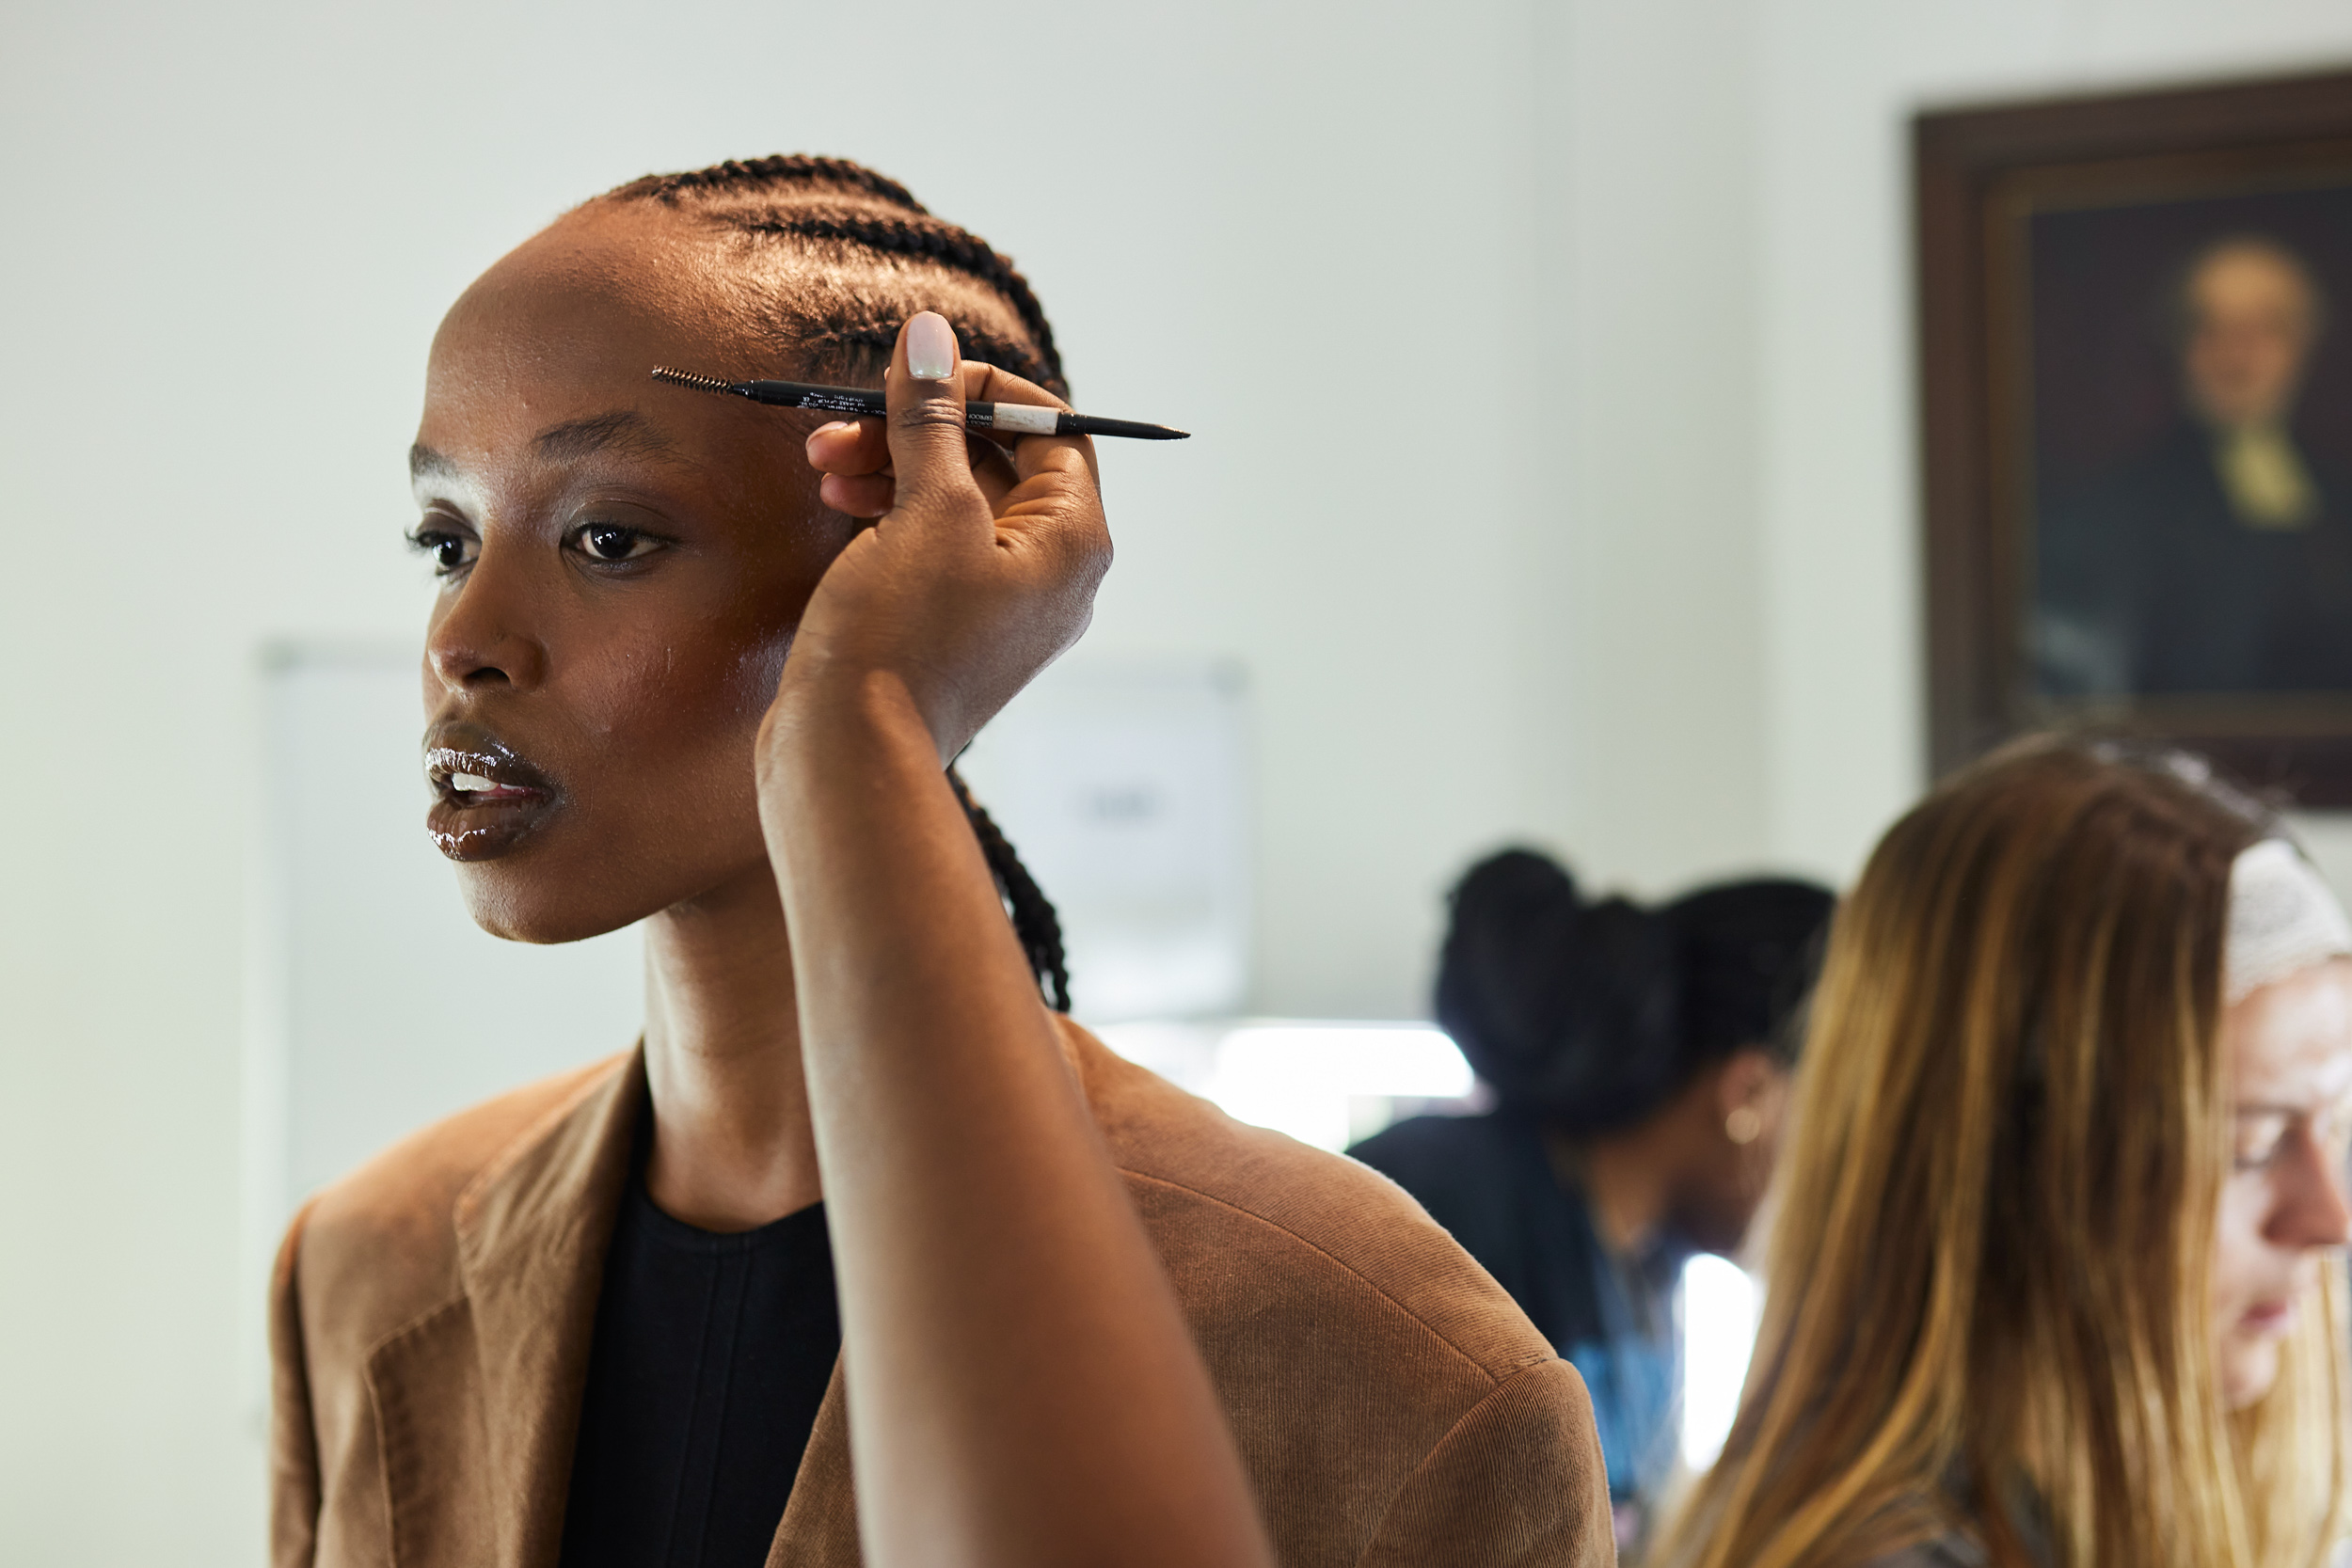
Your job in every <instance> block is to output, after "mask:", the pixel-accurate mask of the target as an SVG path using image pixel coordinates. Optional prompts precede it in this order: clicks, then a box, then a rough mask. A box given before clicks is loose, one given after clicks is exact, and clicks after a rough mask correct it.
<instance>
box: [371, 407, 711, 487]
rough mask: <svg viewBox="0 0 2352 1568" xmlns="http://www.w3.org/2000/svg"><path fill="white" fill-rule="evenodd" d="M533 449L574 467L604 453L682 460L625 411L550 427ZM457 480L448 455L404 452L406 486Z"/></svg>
mask: <svg viewBox="0 0 2352 1568" xmlns="http://www.w3.org/2000/svg"><path fill="white" fill-rule="evenodd" d="M531 450H532V454H533V455H534V456H536V457H539V458H540V459H542V460H544V461H547V462H554V463H568V462H577V461H579V460H580V458H583V457H590V456H594V455H595V454H596V453H597V452H605V451H611V452H619V453H621V454H622V455H624V456H628V457H649V458H654V459H656V460H658V461H662V462H679V461H682V458H681V457H680V455H679V452H678V449H677V444H676V443H675V442H674V441H672V440H671V439H670V438H669V437H668V436H664V435H662V434H661V432H660V430H658V429H656V428H655V427H654V424H653V422H652V421H651V420H647V419H646V418H645V417H644V415H642V414H639V413H637V412H636V411H635V410H633V409H628V408H616V409H614V410H613V411H612V412H611V413H609V414H592V415H590V416H589V417H588V418H586V419H584V420H565V421H564V423H562V424H559V425H549V426H548V428H547V429H545V430H543V431H541V432H539V434H538V435H536V436H532V438H531ZM461 475H462V469H461V468H460V467H459V466H458V463H457V460H456V459H455V458H453V457H451V456H449V455H448V454H447V453H445V452H439V451H434V450H433V449H432V448H431V447H428V446H424V445H422V444H419V445H417V446H413V447H410V448H409V449H408V483H411V484H421V483H423V482H424V481H426V480H428V479H437V480H451V481H453V480H456V479H458V478H459V477H461Z"/></svg>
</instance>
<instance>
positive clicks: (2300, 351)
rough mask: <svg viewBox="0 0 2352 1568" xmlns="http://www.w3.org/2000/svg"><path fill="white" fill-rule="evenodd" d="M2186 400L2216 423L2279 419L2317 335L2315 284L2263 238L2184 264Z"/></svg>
mask: <svg viewBox="0 0 2352 1568" xmlns="http://www.w3.org/2000/svg"><path fill="white" fill-rule="evenodd" d="M2182 306H2183V315H2184V317H2185V328H2186V330H2185V341H2184V344H2183V349H2182V370H2183V373H2184V378H2185V383H2186V393H2187V398H2188V404H2189V406H2190V408H2191V409H2193V410H2194V411H2195V412H2196V413H2197V415H2198V417H2199V418H2200V419H2201V420H2204V421H2205V422H2206V423H2208V424H2211V425H2214V426H2216V427H2218V428H2220V429H2225V430H2229V429H2239V428H2243V427H2246V426H2249V425H2271V424H2278V423H2280V422H2282V421H2283V420H2285V419H2286V417H2287V416H2288V414H2289V413H2290V412H2291V411H2292V410H2293V407H2294V404H2295V396H2296V392H2297V391H2298V390H2299V389H2300V388H2301V386H2302V381H2303V369H2304V365H2305V363H2306V362H2307V361H2308V360H2309V358H2310V356H2311V348H2312V341H2313V340H2314V339H2315V338H2316V337H2317V336H2318V329H2319V318H2320V298H2319V291H2318V288H2317V286H2316V285H2315V284H2313V283H2312V277H2311V274H2310V273H2309V272H2307V271H2306V270H2305V269H2304V266H2303V263H2302V262H2301V261H2298V260H2297V259H2296V257H2295V255H2294V254H2293V253H2292V252H2290V251H2288V250H2287V249H2285V248H2284V247H2283V246H2280V245H2275V244H2273V243H2271V242H2270V241H2267V240H2255V239H2247V240H2230V241H2225V242H2223V243H2222V244H2220V245H2216V246H2214V247H2213V248H2212V249H2210V250H2208V251H2206V252H2205V254H2204V255H2203V256H2202V257H2201V258H2200V259H2199V261H2197V263H2196V264H2195V265H2194V266H2193V267H2191V268H2190V270H2189V275H2188V280H2187V282H2186V284H2185V287H2184V288H2183V291H2182Z"/></svg>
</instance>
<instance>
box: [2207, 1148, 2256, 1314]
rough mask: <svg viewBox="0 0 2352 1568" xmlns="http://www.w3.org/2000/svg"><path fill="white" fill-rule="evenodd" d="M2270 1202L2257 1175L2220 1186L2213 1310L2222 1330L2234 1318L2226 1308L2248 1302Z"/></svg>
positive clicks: (2245, 1175)
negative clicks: (2264, 1219)
mask: <svg viewBox="0 0 2352 1568" xmlns="http://www.w3.org/2000/svg"><path fill="white" fill-rule="evenodd" d="M2269 1202H2270V1191H2269V1183H2268V1182H2267V1181H2265V1180H2264V1178H2263V1174H2262V1173H2261V1172H2260V1171H2244V1172H2238V1173H2235V1174H2233V1175H2232V1176H2230V1177H2229V1178H2228V1179H2227V1180H2224V1181H2223V1182H2222V1183H2221V1205H2220V1214H2219V1218H2218V1222H2217V1226H2216V1229H2215V1235H2214V1249H2213V1273H2214V1281H2213V1283H2214V1291H2213V1296H2214V1306H2215V1307H2216V1309H2217V1312H2216V1316H2217V1320H2218V1321H2219V1322H2220V1323H2223V1324H2224V1325H2225V1326H2226V1325H2227V1323H2229V1322H2230V1321H2231V1320H2232V1319H2233V1318H2234V1317H2235V1313H2233V1312H2230V1311H2228V1310H2227V1308H2229V1307H2233V1306H2235V1305H2238V1304H2240V1303H2242V1302H2243V1301H2244V1300H2246V1299H2247V1297H2248V1293H2249V1289H2250V1286H2251V1284H2252V1283H2254V1281H2252V1280H2251V1278H2250V1275H2252V1273H2253V1271H2254V1270H2255V1269H2257V1268H2258V1267H2259V1264H2260V1259H2261V1256H2262V1249H2263V1242H2262V1231H2263V1216H2264V1214H2265V1212H2267V1210H2268V1208H2269Z"/></svg>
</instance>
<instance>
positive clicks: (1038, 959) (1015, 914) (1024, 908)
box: [947, 768, 1070, 1013]
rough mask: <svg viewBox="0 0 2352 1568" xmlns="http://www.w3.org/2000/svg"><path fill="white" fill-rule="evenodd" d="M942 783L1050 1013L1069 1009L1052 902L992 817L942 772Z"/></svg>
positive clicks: (958, 780) (953, 776) (957, 779)
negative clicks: (975, 843)
mask: <svg viewBox="0 0 2352 1568" xmlns="http://www.w3.org/2000/svg"><path fill="white" fill-rule="evenodd" d="M947 782H948V783H949V784H953V785H954V786H955V791H956V800H958V801H959V802H960V803H961V805H962V807H963V815H964V816H965V817H966V818H967V819H969V820H970V822H971V824H972V832H974V833H976V834H977V835H978V837H979V841H980V853H981V854H982V855H984V856H986V857H987V859H988V870H989V875H990V876H992V877H993V878H995V879H996V893H997V895H998V896H999V897H1001V898H1003V899H1004V901H1005V908H1006V910H1007V911H1009V913H1010V914H1011V915H1012V929H1013V934H1014V935H1015V936H1017V937H1019V938H1020V939H1021V950H1022V951H1023V952H1024V953H1026V954H1027V955H1028V957H1029V969H1030V972H1031V973H1033V974H1036V975H1037V980H1038V986H1039V988H1040V989H1041V990H1043V991H1044V992H1045V999H1046V1001H1047V1002H1048V1003H1050V1004H1051V1005H1052V1006H1053V1008H1054V1010H1055V1011H1056V1012H1060V1013H1066V1012H1068V1011H1069V1010H1070V967H1069V963H1068V961H1067V960H1066V959H1065V958H1064V957H1063V954H1062V946H1061V916H1060V915H1058V914H1057V913H1055V911H1054V906H1053V904H1052V903H1051V902H1050V901H1049V900H1048V899H1047V898H1046V896H1045V894H1044V892H1043V891H1042V890H1041V889H1040V888H1039V887H1038V885H1037V879H1036V878H1034V877H1032V876H1030V875H1029V868H1028V867H1027V866H1025V865H1023V864H1022V863H1021V857H1020V856H1019V855H1016V854H1014V853H1013V852H1012V845H1011V844H1010V843H1009V841H1008V840H1007V839H1006V837H1005V835H1004V833H1003V832H1002V831H1001V830H1000V829H998V827H997V826H996V821H995V818H993V817H992V816H989V815H988V813H987V812H986V811H984V810H982V809H981V807H980V803H979V802H978V801H977V800H973V799H972V792H971V791H970V790H969V789H966V788H965V787H964V784H963V779H962V777H961V775H960V774H958V773H957V772H956V770H955V769H954V768H949V769H947Z"/></svg>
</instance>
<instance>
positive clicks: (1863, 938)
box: [1663, 740, 2346, 1568]
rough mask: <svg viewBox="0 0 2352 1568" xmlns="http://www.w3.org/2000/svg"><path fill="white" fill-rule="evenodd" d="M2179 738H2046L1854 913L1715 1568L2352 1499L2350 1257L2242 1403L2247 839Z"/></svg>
mask: <svg viewBox="0 0 2352 1568" xmlns="http://www.w3.org/2000/svg"><path fill="white" fill-rule="evenodd" d="M2265 831H2266V825H2265V821H2264V819H2263V817H2262V816H2261V814H2260V813H2259V812H2258V811H2256V810H2255V809H2254V808H2252V807H2251V806H2250V805H2249V804H2248V803H2247V802H2245V801H2243V800H2240V799H2238V798H2236V797H2234V796H2233V795H2232V794H2231V793H2230V792H2228V791H2227V790H2225V789H2222V788H2219V787H2217V786H2216V785H2214V784H2211V783H2209V782H2208V781H2206V780H2205V779H2203V778H2202V777H2201V776H2200V774H2199V772H2198V770H2197V769H2196V768H2195V767H2194V766H2193V765H2192V764H2189V763H2187V762H2186V761H2185V759H2182V758H2179V757H2177V756H2173V757H2169V758H2166V757H2154V756H2134V755H2130V754H2126V753H2123V752H2119V751H2117V750H2116V749H2114V748H2109V747H2103V746H2098V745H2092V744H2088V743H2082V742H2071V741H2057V740H2041V741H2034V742H2027V743H2025V744H2023V745H2021V746H2018V747H2014V748H2011V749H2010V750H2008V751H2006V752H2001V753H1999V754H1997V755H1995V756H1994V757H1993V758H1990V759H1988V760H1987V761H1985V762H1983V763H1981V764H1979V765H1978V766H1977V767H1975V768H1972V769H1970V770H1968V771H1967V772H1965V773H1963V774H1962V775H1960V776H1958V777H1957V778H1955V779H1953V780H1952V781H1951V782H1949V783H1948V784H1946V785H1944V786H1943V787H1941V788H1939V789H1938V790H1937V791H1936V792H1935V793H1934V794H1932V795H1931V796H1930V797H1929V798H1928V799H1927V800H1925V801H1924V802H1922V803H1921V804H1920V805H1919V806H1917V807H1916V808H1915V809H1914V810H1913V811H1912V812H1911V813H1910V814H1909V815H1908V816H1905V817H1904V818H1903V819H1902V820H1901V821H1899V822H1898V823H1897V824H1896V825H1895V827H1894V828H1893V829H1892V830H1891V831H1889V832H1888V833H1887V834H1886V836H1885V838H1884V839H1883V840H1882V841H1881V842H1880V844H1879V846H1878V848H1877V849H1876V851H1875V852H1874V853H1873V854H1872V855H1871V857H1870V863H1869V864H1868V866H1867V869H1866V870H1865V871H1864V872H1863V875H1862V879H1861V882H1860V884H1859V885H1858V886H1857V887H1856V888H1855V890H1854V892H1853V894H1852V895H1851V898H1849V899H1848V900H1847V902H1846V905H1845V907H1844V908H1843V909H1841V910H1840V911H1839V912H1838V915H1837V917H1836V924H1835V927H1833V933H1832V936H1831V940H1830V947H1829V953H1828V956H1827V959H1826V962H1825V964H1824V968H1823V972H1822V976H1821V982H1820V990H1819V991H1818V993H1817V995H1816V998H1815V1002H1814V1006H1813V1013H1812V1020H1811V1023H1810V1026H1809V1028H1808V1031H1807V1038H1806V1043H1805V1048H1804V1061H1803V1066H1802V1068H1801V1069H1800V1073H1799V1082H1798V1085H1797V1090H1796V1106H1795V1120H1794V1124H1793V1129H1792V1136H1791V1139H1790V1141H1789V1146H1788V1153H1787V1155H1786V1156H1785V1158H1784V1161H1783V1164H1782V1169H1781V1172H1780V1176H1779V1182H1780V1188H1779V1192H1778V1193H1777V1195H1776V1202H1775V1204H1774V1208H1775V1210H1776V1218H1775V1220H1774V1225H1773V1233H1772V1239H1771V1243H1770V1246H1769V1249H1768V1253H1767V1257H1768V1268H1767V1278H1768V1283H1769V1295H1768V1297H1767V1301H1766V1306H1765V1312H1764V1321H1763V1324H1762V1328H1761V1332H1760V1334H1759V1336H1758V1338H1757V1341H1756V1355H1755V1360H1754V1362H1753V1363H1752V1367H1751V1370H1750V1372H1749V1377H1748V1386H1747V1391H1746V1394H1745V1396H1744V1398H1743V1400H1742V1402H1741V1405H1740V1416H1739V1419H1738V1421H1737V1422H1736V1423H1735V1425H1734V1427H1733V1430H1732V1433H1731V1436H1730V1439H1729V1441H1728V1442H1727V1444H1726V1445H1725V1447H1724V1452H1723V1457H1722V1459H1721V1461H1720V1462H1719V1463H1718V1465H1716V1467H1715V1469H1714V1470H1713V1471H1712V1472H1711V1473H1710V1474H1709V1475H1708V1477H1707V1478H1705V1479H1704V1480H1703V1481H1701V1482H1700V1483H1699V1485H1698V1486H1697V1488H1696V1489H1695V1490H1694V1492H1693V1494H1692V1498H1691V1500H1690V1503H1689V1506H1688V1507H1686V1508H1685V1510H1684V1511H1683V1512H1682V1513H1681V1515H1680V1517H1679V1518H1678V1520H1677V1524H1676V1527H1675V1528H1674V1529H1673V1530H1672V1531H1671V1532H1670V1534H1669V1536H1668V1539H1667V1542H1666V1544H1665V1553H1664V1558H1663V1560H1665V1561H1667V1562H1671V1563H1677V1564H1687V1565H1690V1568H1846V1565H1851V1564H1859V1563H1865V1562H1867V1561H1868V1560H1870V1559H1872V1558H1873V1557H1876V1556H1878V1555H1880V1554H1882V1553H1884V1552H1888V1551H1892V1550H1895V1549H1897V1548H1899V1547H1900V1546H1903V1545H1906V1544H1910V1543H1912V1542H1915V1541H1918V1540H1920V1539H1923V1538H1925V1537H1928V1536H1931V1535H1934V1534H1937V1533H1940V1532H1942V1531H1943V1530H1945V1529H1947V1528H1963V1529H1965V1530H1967V1531H1968V1532H1970V1533H1971V1534H1973V1535H1975V1536H1976V1537H1977V1538H1978V1539H1979V1540H1980V1541H1981V1542H1982V1543H1983V1544H1984V1546H1985V1547H1986V1548H1987V1550H1988V1552H1989V1553H1990V1555H1991V1558H1992V1560H1993V1561H1994V1563H1996V1564H2007V1563H2025V1562H2027V1561H2030V1560H2032V1559H2031V1557H2030V1555H2029V1552H2030V1548H2029V1546H2028V1545H2027V1542H2028V1540H2029V1539H2030V1538H2031V1537H2032V1536H2034V1535H2039V1534H2041V1533H2042V1532H2043V1531H2044V1530H2046V1531H2047V1535H2048V1540H2049V1547H2050V1550H2051V1552H2052V1554H2053V1557H2054V1559H2055V1561H2056V1562H2058V1563H2059V1564H2063V1565H2067V1568H2082V1565H2089V1564H2113V1565H2129V1568H2158V1565H2165V1564H2180V1565H2183V1568H2189V1565H2194V1568H2224V1565H2228V1568H2254V1565H2258V1564H2259V1565H2263V1568H2270V1565H2274V1564H2277V1565H2285V1564H2297V1565H2300V1564H2309V1563H2317V1562H2319V1561H2321V1560H2323V1559H2324V1557H2325V1554H2326V1551H2327V1548H2328V1544H2329V1543H2330V1542H2331V1541H2332V1540H2333V1538H2334V1535H2335V1533H2336V1529H2337V1526H2338V1521H2339V1515H2340V1513H2341V1511H2342V1507H2343V1498H2344V1465H2345V1457H2344V1442H2343V1440H2342V1432H2343V1422H2344V1403H2345V1385H2346V1356H2345V1346H2344V1335H2345V1325H2344V1321H2343V1305H2342V1304H2343V1299H2344V1288H2343V1282H2342V1279H2341V1272H2342V1271H2341V1269H2340V1268H2334V1267H2331V1268H2329V1269H2328V1270H2327V1271H2325V1274H2326V1283H2325V1285H2324V1286H2323V1287H2322V1290H2323V1293H2324V1307H2325V1310H2320V1311H2311V1310H2306V1311H2304V1312H2301V1313H2298V1314H2297V1326H2296V1330H2295V1332H2294V1335H2293V1337H2292V1338H2291V1340H2290V1342H2289V1343H2288V1345H2287V1346H2286V1347H2285V1353H2284V1354H2283V1355H2282V1357H2281V1361H2280V1376H2279V1381H2278V1383H2277V1384H2276V1385H2275V1386H2274V1387H2273V1388H2272V1390H2271V1391H2270V1393H2269V1394H2268V1395H2266V1396H2265V1398H2264V1399H2262V1400H2261V1401H2259V1402H2256V1403H2255V1404H2254V1405H2253V1406H2251V1407H2250V1408H2249V1409H2247V1410H2245V1411H2242V1412H2239V1413H2237V1414H2235V1415H2232V1414H2228V1413H2227V1412H2226V1411H2225V1407H2224V1404H2223V1402H2222V1398H2221V1394H2220V1390H2219V1387H2218V1386H2217V1370H2216V1366H2215V1337H2214V1331H2213V1325H2212V1321H2211V1319H2212V1314H2211V1309H2210V1302H2209V1293H2208V1292H2209V1286H2208V1274H2209V1269H2210V1266H2211V1265H2210V1259H2211V1256H2212V1251H2213V1243H2214V1224H2215V1213H2216V1205H2217V1201H2218V1196H2219V1192H2220V1185H2221V1180H2222V1176H2223V1172H2224V1171H2225V1170H2226V1169H2227V1168H2228V1149H2227V1145H2226V1139H2227V1132H2226V1115H2225V1112H2226V1104H2227V1100H2226V1096H2227V1086H2226V1085H2227V1079H2226V1076H2225V1069H2226V1063H2225V1062H2224V1060H2223V1053H2222V1051H2221V1049H2220V1047H2219V1043H2218V1039H2217V1032H2218V1029H2217V1026H2218V1017H2219V1010H2220V1000H2219V991H2220V983H2221V981H2220V972H2221V943H2222V936H2223V932H2224V928H2225V922H2226V919H2227V911H2228V897H2229V879H2230V867H2231V863H2232V861H2233V859H2234V858H2235V856H2236V855H2237V853H2238V852H2239V851H2240V850H2241V849H2243V848H2244V847H2247V846H2248V845H2249V844H2250V843H2253V842H2254V841H2256V840H2257V839H2258V838H2259V837H2261V836H2262V835H2263V833H2264V832H2265Z"/></svg>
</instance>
